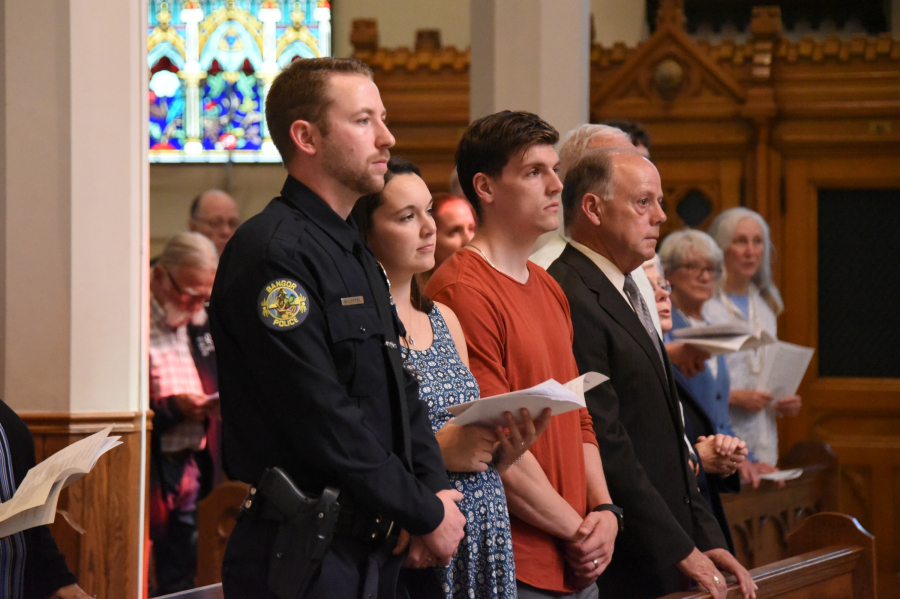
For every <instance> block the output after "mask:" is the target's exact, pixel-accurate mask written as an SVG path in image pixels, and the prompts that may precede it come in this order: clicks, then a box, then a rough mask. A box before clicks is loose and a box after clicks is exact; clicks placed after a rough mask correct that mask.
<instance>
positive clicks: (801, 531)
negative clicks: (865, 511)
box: [662, 512, 876, 599]
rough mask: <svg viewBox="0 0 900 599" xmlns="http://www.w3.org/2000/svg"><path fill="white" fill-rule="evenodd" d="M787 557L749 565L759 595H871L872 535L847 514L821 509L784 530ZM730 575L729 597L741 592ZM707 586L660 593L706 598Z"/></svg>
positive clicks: (782, 598)
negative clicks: (793, 528)
mask: <svg viewBox="0 0 900 599" xmlns="http://www.w3.org/2000/svg"><path fill="white" fill-rule="evenodd" d="M785 550H786V551H787V553H788V555H790V556H792V557H788V558H786V559H783V560H781V561H777V562H775V563H772V564H768V565H766V566H762V567H759V568H755V569H753V570H751V571H750V573H751V574H752V575H753V580H754V581H755V582H756V584H757V585H758V586H759V590H757V591H756V597H757V599H874V598H875V596H876V595H875V584H876V581H875V537H873V536H872V535H870V534H869V533H868V532H866V531H865V530H863V528H862V527H861V526H860V525H859V523H858V522H857V521H856V518H853V517H851V516H848V515H846V514H837V513H832V512H823V513H820V514H816V515H813V516H810V517H809V518H807V519H806V520H805V521H804V522H803V524H802V525H800V527H799V528H798V529H797V530H796V531H795V532H793V533H792V534H790V535H788V539H787V545H786V548H785ZM733 580H734V579H733V578H731V579H729V585H728V594H727V599H739V598H740V597H742V595H741V589H740V587H739V586H738V585H737V583H736V582H733ZM710 597H712V595H710V594H709V593H707V592H705V591H704V592H696V591H693V592H687V593H673V594H671V595H666V596H665V597H663V598H662V599H710Z"/></svg>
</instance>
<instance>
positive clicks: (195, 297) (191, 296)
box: [163, 268, 209, 304]
mask: <svg viewBox="0 0 900 599" xmlns="http://www.w3.org/2000/svg"><path fill="white" fill-rule="evenodd" d="M163 270H164V271H166V276H167V277H169V282H170V283H172V287H174V288H175V293H177V294H178V295H181V296H187V297H188V301H189V302H190V303H192V304H193V303H195V302H202V303H204V304H205V303H207V302H209V294H208V293H197V292H196V291H194V290H193V289H191V288H186V289H182V287H181V285H179V284H178V283H176V282H175V277H173V276H172V273H170V272H169V269H168V268H163Z"/></svg>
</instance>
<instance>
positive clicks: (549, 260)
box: [529, 234, 663, 339]
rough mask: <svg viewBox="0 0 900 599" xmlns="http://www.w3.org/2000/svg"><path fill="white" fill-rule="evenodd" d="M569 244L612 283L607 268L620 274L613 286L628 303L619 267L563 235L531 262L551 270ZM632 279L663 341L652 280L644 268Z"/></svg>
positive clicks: (544, 247) (633, 272)
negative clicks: (601, 261)
mask: <svg viewBox="0 0 900 599" xmlns="http://www.w3.org/2000/svg"><path fill="white" fill-rule="evenodd" d="M567 243H571V244H572V247H574V248H575V249H576V250H578V251H580V252H581V253H582V254H584V255H585V256H587V257H588V258H590V259H591V260H593V262H594V264H596V265H597V266H598V267H599V268H600V270H602V271H603V274H605V275H606V276H607V278H609V280H610V281H613V278H612V277H611V276H610V273H611V272H613V271H610V272H607V268H611V269H613V270H614V271H615V272H616V273H618V275H617V276H618V277H619V278H620V279H621V281H620V282H619V283H615V282H614V283H613V285H615V286H616V289H618V290H619V293H621V294H622V297H624V298H625V300H626V301H627V300H628V297H627V296H626V295H625V291H624V285H625V275H623V274H622V272H621V271H620V270H619V269H618V267H617V266H616V265H615V264H613V263H612V262H610V261H609V260H608V259H607V258H605V257H603V256H601V255H600V254H598V253H597V252H595V251H594V250H592V249H590V248H589V247H587V246H584V245H582V244H580V243H578V242H577V241H569V240H567V239H566V238H565V237H563V236H562V235H559V234H557V235H556V236H555V237H553V238H552V239H551V240H550V241H548V242H547V243H546V244H544V245H543V246H542V247H541V249H539V250H538V251H536V252H535V253H533V254H532V255H531V257H530V258H529V260H531V261H532V262H534V263H535V264H537V265H538V266H540V267H541V268H544V269H547V268H550V265H551V264H553V261H554V260H556V259H557V258H559V255H560V254H562V252H563V250H564V249H565V248H566V244H567ZM594 256H597V257H599V258H602V259H603V260H604V261H605V263H606V265H607V266H602V265H601V264H600V263H599V262H598V261H597V260H595V259H594ZM631 278H633V279H634V282H635V284H637V288H638V291H640V292H641V295H642V296H643V297H644V302H645V303H646V304H647V310H649V312H650V319H651V320H652V321H653V327H654V328H655V329H656V334H657V335H659V338H660V339H662V338H663V333H662V326H661V325H660V324H659V312H657V311H656V296H655V294H654V293H653V285H651V284H650V279H648V278H647V273H646V272H644V267H643V266H638V267H637V268H636V269H634V270H633V271H631ZM628 305H629V306H631V302H628ZM633 309H634V308H633V307H632V310H633Z"/></svg>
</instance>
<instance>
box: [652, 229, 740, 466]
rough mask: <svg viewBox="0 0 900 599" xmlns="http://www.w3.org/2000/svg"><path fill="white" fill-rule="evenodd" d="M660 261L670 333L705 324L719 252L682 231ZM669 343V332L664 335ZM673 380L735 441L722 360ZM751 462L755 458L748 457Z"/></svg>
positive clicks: (666, 244)
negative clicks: (667, 285)
mask: <svg viewBox="0 0 900 599" xmlns="http://www.w3.org/2000/svg"><path fill="white" fill-rule="evenodd" d="M659 257H660V261H661V263H662V266H663V269H664V271H665V273H666V277H667V278H668V280H669V283H670V285H671V287H672V305H673V307H674V310H673V312H672V331H676V330H678V329H683V328H687V327H692V326H699V325H704V324H707V323H706V321H705V319H704V318H703V305H704V304H705V303H706V302H707V300H709V299H710V298H711V297H712V296H713V292H714V290H715V282H716V279H718V278H719V275H720V273H721V272H722V250H720V249H719V246H718V245H716V242H715V241H713V239H712V238H711V237H710V236H709V235H707V234H706V233H703V232H702V231H697V230H694V229H684V230H682V231H675V232H674V233H671V234H669V236H668V237H666V238H665V240H664V241H663V243H662V245H661V246H660V248H659ZM666 339H667V341H671V340H672V339H671V332H670V333H669V334H667V335H666ZM676 377H677V378H678V377H680V378H681V379H682V380H681V381H680V382H681V383H682V384H683V385H684V386H685V387H686V388H687V389H688V390H690V392H691V394H692V395H693V396H694V397H695V398H696V399H697V401H698V402H699V403H700V405H701V406H703V409H704V411H705V412H706V414H707V415H708V416H709V418H710V420H712V422H713V425H714V426H715V428H716V433H720V434H723V435H730V436H732V437H738V436H739V435H737V434H735V432H734V430H733V429H732V426H731V422H730V419H729V414H728V398H729V395H730V389H731V386H730V380H729V376H728V367H727V366H726V364H725V358H724V356H717V357H713V358H709V359H708V360H707V361H706V368H705V369H703V370H702V371H700V372H697V373H695V374H692V373H683V372H681V371H680V370H678V368H677V366H676ZM749 457H750V461H751V462H755V461H756V458H755V456H754V455H753V454H752V452H751V454H750V456H749ZM743 469H745V470H746V475H747V476H746V478H750V479H752V478H753V477H752V476H750V475H751V474H752V470H753V467H752V466H750V465H747V466H745V467H743Z"/></svg>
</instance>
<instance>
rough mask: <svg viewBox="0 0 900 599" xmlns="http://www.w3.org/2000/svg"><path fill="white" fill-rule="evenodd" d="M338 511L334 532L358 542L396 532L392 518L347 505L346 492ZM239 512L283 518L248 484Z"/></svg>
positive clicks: (371, 541)
mask: <svg viewBox="0 0 900 599" xmlns="http://www.w3.org/2000/svg"><path fill="white" fill-rule="evenodd" d="M340 504H341V507H340V511H339V512H338V517H337V521H336V522H335V524H334V530H333V532H334V535H335V536H338V537H344V538H347V539H350V540H353V541H357V542H360V543H365V544H371V545H379V544H381V543H382V542H383V541H385V540H387V539H388V538H390V537H392V536H393V535H396V534H398V533H399V532H400V531H399V529H398V530H395V527H394V522H393V521H392V520H388V519H387V518H383V517H381V516H377V515H373V514H372V513H371V512H367V511H363V510H360V509H358V508H356V507H355V506H353V505H351V504H350V502H349V500H348V499H347V498H346V496H344V497H342V498H341V500H340ZM241 513H243V514H246V515H247V516H250V517H252V518H255V519H259V520H269V521H272V522H283V521H284V515H283V514H282V513H281V512H280V511H279V510H278V509H277V508H276V507H275V506H274V505H272V502H271V501H268V500H266V498H265V497H263V496H262V495H261V494H259V493H258V492H257V490H256V487H251V488H250V492H249V493H248V494H247V497H246V499H245V500H244V503H243V504H242V505H241Z"/></svg>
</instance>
